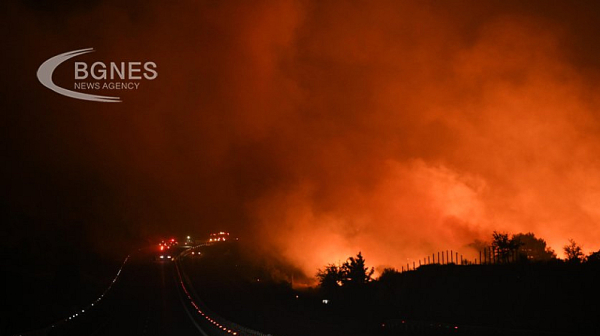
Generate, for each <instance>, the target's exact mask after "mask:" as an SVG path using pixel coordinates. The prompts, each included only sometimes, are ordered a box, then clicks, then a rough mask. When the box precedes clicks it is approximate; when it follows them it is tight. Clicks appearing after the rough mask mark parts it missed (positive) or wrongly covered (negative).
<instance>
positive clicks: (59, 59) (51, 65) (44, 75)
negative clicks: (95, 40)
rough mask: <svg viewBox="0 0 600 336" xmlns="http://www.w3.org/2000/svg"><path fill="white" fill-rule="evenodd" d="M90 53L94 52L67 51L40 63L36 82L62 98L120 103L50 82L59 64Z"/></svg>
mask: <svg viewBox="0 0 600 336" xmlns="http://www.w3.org/2000/svg"><path fill="white" fill-rule="evenodd" d="M91 52H94V48H86V49H79V50H74V51H69V52H66V53H63V54H60V55H56V56H54V57H51V58H49V59H48V60H46V61H45V62H44V63H42V65H40V67H39V68H38V71H37V78H38V80H39V81H40V83H42V85H44V86H45V87H47V88H48V89H50V90H52V91H54V92H56V93H59V94H61V95H63V96H67V97H71V98H75V99H81V100H89V101H96V102H104V103H118V102H120V101H121V98H119V97H110V96H99V95H94V94H88V93H83V92H77V91H71V90H67V89H65V88H62V87H60V86H58V85H56V84H55V83H54V81H53V80H52V74H53V73H54V70H55V69H56V68H57V67H58V66H59V65H60V64H61V63H63V62H64V61H66V60H68V59H71V58H73V57H76V56H79V55H83V54H87V53H91Z"/></svg>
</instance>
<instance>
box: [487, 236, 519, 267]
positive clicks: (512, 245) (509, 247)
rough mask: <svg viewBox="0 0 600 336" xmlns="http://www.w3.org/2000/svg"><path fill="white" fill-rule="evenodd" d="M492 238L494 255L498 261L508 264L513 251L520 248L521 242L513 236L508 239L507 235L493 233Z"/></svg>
mask: <svg viewBox="0 0 600 336" xmlns="http://www.w3.org/2000/svg"><path fill="white" fill-rule="evenodd" d="M492 238H493V240H492V248H494V253H495V254H496V256H497V257H498V260H500V261H502V262H508V261H509V258H510V256H511V255H514V253H515V251H517V249H518V248H519V246H521V242H519V240H518V239H515V236H514V235H513V237H512V238H508V233H501V232H497V231H494V233H493V234H492Z"/></svg>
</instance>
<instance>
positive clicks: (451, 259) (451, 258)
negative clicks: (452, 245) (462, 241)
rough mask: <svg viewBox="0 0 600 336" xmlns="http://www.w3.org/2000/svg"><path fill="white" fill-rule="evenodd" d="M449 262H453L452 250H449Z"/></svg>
mask: <svg viewBox="0 0 600 336" xmlns="http://www.w3.org/2000/svg"><path fill="white" fill-rule="evenodd" d="M450 262H451V263H453V262H454V252H453V251H452V250H450Z"/></svg>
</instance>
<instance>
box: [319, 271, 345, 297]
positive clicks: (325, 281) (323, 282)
mask: <svg viewBox="0 0 600 336" xmlns="http://www.w3.org/2000/svg"><path fill="white" fill-rule="evenodd" d="M344 277H345V276H344V271H343V270H342V267H340V266H338V265H335V264H328V265H327V266H325V269H323V270H321V269H319V270H318V271H317V278H318V279H319V286H320V287H321V288H322V289H324V290H325V291H331V290H335V289H336V288H338V287H340V286H341V285H342V280H343V279H344Z"/></svg>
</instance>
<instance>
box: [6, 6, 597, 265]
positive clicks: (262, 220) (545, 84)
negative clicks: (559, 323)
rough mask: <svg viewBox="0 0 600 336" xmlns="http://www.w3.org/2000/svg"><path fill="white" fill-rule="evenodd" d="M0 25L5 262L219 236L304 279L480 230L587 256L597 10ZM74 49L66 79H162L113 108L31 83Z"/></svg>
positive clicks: (285, 11)
mask: <svg viewBox="0 0 600 336" xmlns="http://www.w3.org/2000/svg"><path fill="white" fill-rule="evenodd" d="M0 7H1V13H2V16H3V19H2V29H1V30H0V36H1V38H2V65H1V67H2V80H1V83H2V84H1V85H2V86H1V90H2V126H3V127H2V129H3V131H2V132H1V133H0V134H1V137H2V144H3V146H2V148H3V151H2V152H3V160H2V176H3V185H4V187H3V190H4V191H5V197H3V199H4V201H3V205H4V208H5V210H4V211H3V213H4V216H5V217H6V220H4V223H5V224H3V231H4V233H3V239H2V240H3V245H4V247H5V249H8V250H11V251H13V252H14V251H36V253H37V252H39V251H44V253H48V254H52V253H55V254H60V253H63V252H61V251H63V250H70V249H76V248H77V249H80V248H85V249H91V250H93V251H97V252H99V253H105V254H115V255H120V254H119V253H122V252H121V251H126V250H127V248H128V247H130V246H138V245H140V244H145V243H151V242H152V243H153V242H154V241H155V240H156V239H160V238H161V237H165V236H170V235H174V236H183V235H188V234H189V235H194V236H195V237H198V238H204V237H205V236H207V234H208V233H209V232H213V231H221V230H225V231H230V232H231V233H232V235H235V236H237V237H240V241H243V242H244V244H245V245H246V246H247V247H248V248H250V249H252V250H253V252H255V253H257V254H256V255H257V258H258V257H260V256H271V257H275V258H276V259H278V260H279V261H280V262H284V263H290V264H292V265H293V266H295V267H298V268H300V269H302V270H304V271H305V272H306V274H308V275H314V273H315V271H316V269H317V268H318V267H321V266H322V265H324V264H326V263H328V262H336V261H338V260H345V258H346V257H347V256H349V255H353V254H355V253H356V252H358V251H362V252H363V254H364V255H365V256H366V258H367V260H368V261H369V263H370V264H372V265H373V266H376V267H382V266H395V267H399V266H400V265H401V264H406V260H407V258H409V260H413V259H414V258H420V257H423V256H426V255H431V253H433V252H436V251H438V250H442V249H444V250H445V249H455V250H461V249H463V250H464V249H465V246H466V245H467V244H469V243H470V242H472V241H473V240H475V239H489V236H490V235H491V232H492V231H494V230H498V231H506V232H509V233H518V232H534V233H535V234H536V236H538V237H541V238H544V239H546V241H547V242H548V243H549V245H550V246H551V247H553V248H554V249H555V250H556V251H557V252H558V255H559V257H562V246H563V245H565V244H566V243H567V240H568V239H569V238H573V239H574V240H575V241H576V242H578V243H580V244H582V245H583V247H584V251H585V252H586V253H587V252H590V251H596V250H598V249H600V225H599V223H600V107H599V106H600V105H599V103H600V90H599V84H600V24H598V22H600V5H599V4H598V2H596V1H578V2H570V1H407V2H399V1H389V2H386V1H377V2H371V1H345V2H334V1H332V2H322V1H272V2H256V3H247V2H239V3H233V2H220V1H181V2H177V3H170V2H169V3H168V4H167V3H165V2H163V1H132V2H128V4H123V3H122V2H121V1H88V2H73V3H71V2H68V1H58V2H49V3H47V4H42V3H41V2H37V1H22V2H17V1H7V2H3V4H2V5H0ZM90 47H93V48H94V49H95V50H96V51H95V52H94V53H90V54H86V55H84V56H80V57H79V58H77V60H81V61H86V62H90V63H91V62H94V61H97V60H102V61H104V62H111V61H114V62H121V61H142V62H144V61H154V62H155V63H156V64H157V69H158V74H159V75H158V78H156V79H155V80H152V81H142V82H141V84H140V88H139V89H138V90H132V91H127V92H125V91H122V92H119V93H118V95H119V96H121V97H122V99H123V102H121V103H99V102H87V101H82V100H76V99H72V98H68V97H64V96H61V95H59V94H57V93H55V92H53V91H51V90H49V89H47V88H45V87H44V86H42V85H41V84H40V82H38V80H37V78H36V71H37V69H38V67H39V66H40V65H41V64H42V63H43V62H44V61H45V60H46V59H48V58H50V57H52V56H55V55H58V54H60V53H64V52H67V51H71V50H76V49H83V48H90ZM72 64H73V63H72V62H70V63H69V62H66V63H65V64H64V65H62V66H61V67H60V68H59V69H57V72H56V74H55V75H56V77H55V80H56V82H57V83H60V84H61V85H64V86H66V85H68V84H66V83H68V78H69V76H71V78H72V71H73V70H72ZM71 83H72V80H71ZM71 89H72V88H71ZM103 93H105V94H113V93H114V92H103ZM32 249H33V250H32ZM23 253H25V254H27V253H28V252H23ZM465 253H467V252H465Z"/></svg>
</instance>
